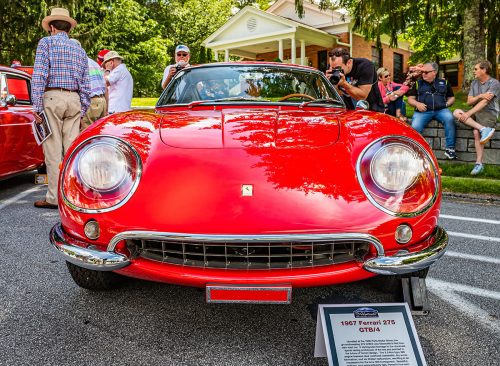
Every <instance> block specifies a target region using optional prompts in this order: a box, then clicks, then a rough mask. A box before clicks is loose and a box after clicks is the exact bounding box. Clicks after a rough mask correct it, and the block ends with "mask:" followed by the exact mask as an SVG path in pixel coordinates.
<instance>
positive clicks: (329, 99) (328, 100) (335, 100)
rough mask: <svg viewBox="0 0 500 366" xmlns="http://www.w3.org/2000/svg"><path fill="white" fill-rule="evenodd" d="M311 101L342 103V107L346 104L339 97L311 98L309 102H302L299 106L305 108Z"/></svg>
mask: <svg viewBox="0 0 500 366" xmlns="http://www.w3.org/2000/svg"><path fill="white" fill-rule="evenodd" d="M311 103H332V104H337V105H340V106H342V107H343V106H344V104H343V103H342V102H341V101H339V100H337V99H332V98H321V99H315V100H309V101H307V102H302V103H300V105H299V108H304V107H305V106H306V105H309V104H311Z"/></svg>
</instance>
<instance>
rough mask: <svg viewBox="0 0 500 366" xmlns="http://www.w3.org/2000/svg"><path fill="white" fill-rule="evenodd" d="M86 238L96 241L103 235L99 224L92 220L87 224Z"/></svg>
mask: <svg viewBox="0 0 500 366" xmlns="http://www.w3.org/2000/svg"><path fill="white" fill-rule="evenodd" d="M83 230H84V232H85V236H86V237H87V238H89V239H91V240H95V239H97V238H98V237H99V235H100V234H101V229H100V228H99V224H98V223H97V221H95V220H90V221H89V222H87V223H86V224H85V227H84V229H83Z"/></svg>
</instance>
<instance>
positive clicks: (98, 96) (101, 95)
mask: <svg viewBox="0 0 500 366" xmlns="http://www.w3.org/2000/svg"><path fill="white" fill-rule="evenodd" d="M90 98H104V94H98V95H93V96H91V97H90Z"/></svg>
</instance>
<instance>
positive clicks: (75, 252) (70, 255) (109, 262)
mask: <svg viewBox="0 0 500 366" xmlns="http://www.w3.org/2000/svg"><path fill="white" fill-rule="evenodd" d="M50 242H51V243H52V245H53V246H54V247H55V248H56V249H57V250H58V251H59V252H60V253H62V254H63V255H64V258H65V259H66V260H67V261H68V262H70V263H73V264H75V265H77V266H79V267H83V268H87V269H93V270H95V271H114V270H117V269H120V268H123V267H126V266H128V265H129V264H130V261H129V260H128V258H127V257H126V256H124V255H121V254H118V253H113V252H104V251H101V250H96V249H94V248H93V247H92V245H89V244H88V243H86V242H83V241H81V240H78V239H75V238H72V237H70V236H69V235H67V234H66V233H65V232H64V230H63V229H62V226H61V224H60V223H58V224H56V225H55V226H54V227H53V228H52V230H50Z"/></svg>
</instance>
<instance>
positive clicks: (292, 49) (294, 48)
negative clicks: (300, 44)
mask: <svg viewBox="0 0 500 366" xmlns="http://www.w3.org/2000/svg"><path fill="white" fill-rule="evenodd" d="M296 48H297V45H296V44H295V38H292V46H291V50H290V51H292V56H291V60H290V62H291V63H292V64H294V63H295V59H296V58H297V52H296V51H297V50H296Z"/></svg>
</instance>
